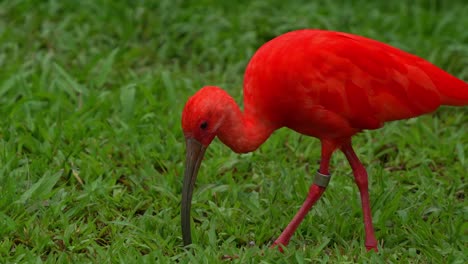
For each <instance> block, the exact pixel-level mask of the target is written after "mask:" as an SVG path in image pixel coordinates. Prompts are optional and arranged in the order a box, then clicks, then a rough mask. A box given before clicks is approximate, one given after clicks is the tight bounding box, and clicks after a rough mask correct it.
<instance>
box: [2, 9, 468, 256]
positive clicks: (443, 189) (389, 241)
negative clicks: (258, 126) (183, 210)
mask: <svg viewBox="0 0 468 264" xmlns="http://www.w3.org/2000/svg"><path fill="white" fill-rule="evenodd" d="M467 14H468V4H467V3H466V1H465V0H458V1H456V0H451V1H437V0H425V1H423V0H420V1H383V0H381V1H365V0H355V1H347V0H339V1H338V0H337V1H325V0H324V1H296V0H290V1H282V0H272V1H265V0H262V1H261V0H258V1H210V0H199V1H177V0H159V1H144V0H141V1H111V0H83V1H71V0H66V1H59V0H56V1H52V0H50V1H32V0H24V1H21V0H11V1H1V2H0V69H1V70H0V115H1V116H2V118H1V119H0V262H1V263H22V262H23V263H26V262H27V263H39V262H46V263H57V262H58V263H70V262H74V263H89V262H93V263H137V262H138V263H155V262H157V263H174V262H179V263H219V262H224V261H225V262H234V263H261V262H262V263H310V262H329V263H343V262H344V263H352V262H359V263H362V262H367V263H465V262H466V258H467V253H466V251H467V245H468V239H467V232H468V224H467V223H468V221H467V220H468V212H467V205H466V202H465V192H466V189H467V185H466V176H467V174H468V107H464V108H453V107H443V108H442V109H440V110H439V111H437V112H436V113H434V114H430V115H426V116H422V117H420V118H417V119H411V120H403V121H397V122H392V123H389V124H387V125H386V126H385V127H384V128H383V129H380V130H376V131H365V132H363V133H361V134H360V135H358V136H356V137H355V138H354V146H355V148H356V151H357V153H358V155H359V156H360V158H361V160H362V161H363V163H364V164H365V166H366V167H367V169H368V172H369V175H370V179H369V181H370V183H369V185H370V197H371V204H372V210H373V217H374V218H373V222H374V226H375V229H376V236H377V239H378V240H379V244H380V247H381V250H380V251H379V252H378V253H374V252H366V250H365V247H364V228H363V224H362V212H361V206H360V201H359V193H358V190H357V187H356V185H355V184H354V182H353V179H352V174H351V169H350V167H349V165H348V164H347V162H346V160H345V158H344V156H343V155H342V154H338V155H335V156H334V158H333V160H332V163H331V164H332V168H331V169H332V173H333V175H334V178H333V179H332V181H331V183H330V185H329V187H328V190H327V191H326V192H325V194H324V196H323V197H322V199H321V200H320V201H319V202H318V204H317V205H316V206H315V207H314V208H313V209H312V211H311V212H310V213H309V215H308V216H307V217H306V219H305V220H304V222H303V223H302V224H301V226H300V227H299V229H298V230H297V232H296V234H295V236H294V237H293V239H292V241H291V244H290V245H289V246H288V247H287V249H286V251H285V253H284V254H281V253H279V252H278V251H277V250H270V249H269V248H268V247H269V245H270V244H271V242H272V241H273V240H274V239H275V238H276V237H277V236H278V235H279V234H280V233H281V231H282V230H283V228H284V227H286V225H287V224H288V223H289V221H290V220H291V219H292V217H293V216H294V214H295V213H296V211H297V210H298V208H299V207H300V205H301V204H302V202H303V200H304V198H305V196H306V194H307V191H308V188H309V185H310V184H311V183H312V180H313V176H314V171H315V170H316V169H317V167H318V163H317V162H318V160H319V159H320V157H319V155H320V144H319V141H318V140H316V139H313V138H308V137H304V136H301V135H299V134H297V133H294V132H292V131H288V130H286V129H281V130H279V131H277V132H276V133H274V135H273V136H272V137H271V138H270V139H269V140H268V141H267V142H266V143H265V144H264V145H263V146H262V147H261V148H260V149H258V150H257V151H256V152H254V153H249V154H244V155H237V154H234V153H233V152H232V151H231V150H229V149H228V148H227V147H225V146H224V145H222V144H221V142H220V141H219V140H215V141H214V142H213V143H212V145H211V146H210V148H209V149H208V151H207V154H206V157H205V160H204V162H203V165H202V167H201V168H200V172H199V177H198V180H197V184H196V186H195V191H194V196H193V206H192V216H193V218H194V221H193V222H192V235H193V242H194V244H193V245H192V246H191V247H190V248H189V249H184V248H183V247H182V236H181V229H180V215H179V214H180V200H181V189H182V178H183V169H184V159H185V143H184V138H183V134H182V131H181V126H180V116H181V112H182V108H183V106H184V103H185V101H186V100H187V98H188V97H189V96H191V95H192V94H193V93H194V92H195V91H197V89H199V88H200V87H202V86H203V85H207V84H210V85H218V86H220V87H223V88H224V89H226V90H227V91H228V92H229V93H231V94H232V95H233V97H234V98H235V99H236V100H237V101H238V102H241V101H242V100H241V99H242V80H243V77H242V76H243V71H244V69H245V66H246V64H247V62H248V60H249V58H250V57H251V56H252V54H253V53H254V52H255V50H256V49H257V48H258V47H260V45H262V44H263V43H264V42H266V41H268V40H270V39H271V38H273V37H275V36H277V35H279V34H281V33H284V32H287V31H290V30H293V29H299V28H322V29H332V30H338V31H346V32H351V33H355V34H359V35H364V36H367V37H370V38H374V39H377V40H380V41H383V42H386V43H389V44H391V45H394V46H396V47H399V48H401V49H404V50H406V51H408V52H411V53H414V54H416V55H419V56H421V57H423V58H426V59H428V60H429V61H431V62H433V63H434V64H436V65H438V66H440V67H441V68H443V69H445V70H447V71H448V72H450V73H452V74H453V75H455V76H457V77H458V78H460V79H463V80H465V81H467V80H468V30H467V27H468V15H467ZM415 100H417V98H415Z"/></svg>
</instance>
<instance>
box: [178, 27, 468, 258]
mask: <svg viewBox="0 0 468 264" xmlns="http://www.w3.org/2000/svg"><path fill="white" fill-rule="evenodd" d="M440 105H452V106H463V105H468V84H467V83H466V82H464V81H462V80H460V79H457V78H456V77H454V76H452V75H450V74H448V73H447V72H445V71H443V70H442V69H440V68H438V67H436V66H435V65H433V64H431V63H429V62H428V61H426V60H424V59H422V58H419V57H417V56H415V55H412V54H409V53H406V52H404V51H402V50H399V49H397V48H394V47H392V46H389V45H387V44H384V43H381V42H378V41H375V40H372V39H368V38H365V37H361V36H356V35H352V34H347V33H342V32H336V31H326V30H310V29H305V30H297V31H292V32H288V33H286V34H283V35H280V36H278V37H276V38H274V39H272V40H270V41H269V42H267V43H266V44H264V45H263V46H262V47H260V48H259V49H258V51H257V52H256V53H255V54H254V55H253V57H252V59H251V60H250V62H249V64H248V65H247V69H246V71H245V76H244V111H243V112H242V111H241V110H240V108H239V107H238V105H237V104H236V103H235V101H234V99H233V98H232V97H231V96H229V94H228V93H226V92H225V91H224V90H222V89H220V88H218V87H214V86H206V87H203V88H202V89H201V90H199V91H198V92H197V93H195V95H193V96H192V97H190V98H189V99H188V101H187V103H186V105H185V107H184V110H183V113H182V128H183V132H184V135H185V140H186V148H187V149H186V164H185V175H184V183H183V190H182V205H181V224H182V237H183V242H184V244H185V245H188V244H190V243H191V230H190V208H191V200H192V192H193V187H194V184H195V180H196V177H197V173H198V169H199V167H200V163H201V161H202V159H203V156H204V153H205V150H206V148H207V147H208V145H209V144H210V143H211V142H212V141H213V139H214V138H215V137H216V136H217V137H218V138H219V139H220V140H221V141H222V142H223V143H224V144H226V145H227V146H228V147H230V148H231V149H232V150H233V151H235V152H237V153H245V152H250V151H254V150H256V149H257V148H258V147H259V146H260V145H261V144H262V143H263V142H265V140H267V139H268V137H269V136H270V135H271V134H272V133H273V132H274V131H275V130H276V129H279V128H281V127H287V128H290V129H292V130H294V131H296V132H299V133H301V134H304V135H308V136H312V137H316V138H318V139H319V140H320V142H321V160H320V167H319V169H318V171H317V173H316V175H315V179H314V182H313V184H312V185H311V186H310V189H309V193H308V195H307V198H306V200H305V202H304V204H303V205H302V207H301V208H300V210H299V211H298V212H297V214H296V215H295V216H294V218H293V219H292V221H291V222H290V223H289V224H288V226H287V227H286V229H284V231H283V232H282V234H281V235H280V236H279V237H278V239H276V241H275V242H274V244H273V246H276V245H283V246H286V245H287V244H288V243H289V240H290V239H291V236H292V235H293V233H294V231H295V230H296V228H297V227H298V225H299V224H300V223H301V221H302V220H303V218H304V217H305V215H306V214H307V212H308V211H309V210H310V209H311V207H312V206H313V205H314V203H315V202H316V201H317V200H318V199H319V198H320V196H321V195H322V194H323V192H324V191H325V188H326V187H327V184H328V182H329V180H330V172H329V164H330V158H331V156H332V154H333V153H334V151H335V150H338V149H339V150H341V151H342V152H343V153H344V155H345V156H346V158H347V160H348V162H349V164H350V165H351V168H352V171H353V175H354V179H355V182H356V184H357V187H358V189H359V192H360V197H361V203H362V210H363V214H364V226H365V246H366V248H367V250H371V249H373V250H375V251H377V240H376V238H375V235H374V228H373V225H372V218H371V210H370V205H369V193H368V175H367V172H366V169H365V168H364V166H363V165H362V163H361V162H360V160H359V158H358V157H357V156H356V153H355V152H354V150H353V147H352V146H351V137H352V136H354V135H355V134H357V133H359V132H360V131H362V130H364V129H367V130H371V129H377V128H380V127H382V126H383V125H384V123H385V122H388V121H393V120H399V119H405V118H412V117H416V116H419V115H422V114H425V113H429V112H432V111H434V110H436V109H437V108H438V107H439V106H440ZM280 250H281V247H280Z"/></svg>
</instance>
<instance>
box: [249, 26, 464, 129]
mask: <svg viewBox="0 0 468 264" xmlns="http://www.w3.org/2000/svg"><path fill="white" fill-rule="evenodd" d="M441 104H448V105H468V84H467V83H465V82H463V81H461V80H459V79H457V78H455V77H453V76H452V75H450V74H448V73H446V72H445V71H443V70H441V69H439V68H438V67H436V66H434V65H433V64H431V63H429V62H427V61H425V60H423V59H421V58H419V57H417V56H414V55H411V54H409V53H406V52H404V51H401V50H399V49H396V48H393V47H391V46H389V45H386V44H383V43H380V42H378V41H374V40H371V39H367V38H364V37H359V36H355V35H351V34H346V33H339V32H333V31H321V30H299V31H293V32H290V33H286V34H284V35H281V36H279V37H277V38H275V39H273V40H271V41H270V42H268V43H266V44H265V45H263V46H262V47H261V48H260V49H259V50H258V51H257V52H256V54H255V55H254V56H253V58H252V59H251V61H250V63H249V65H248V67H247V70H246V74H245V79H244V105H245V110H246V112H251V114H253V115H261V116H262V117H263V118H265V119H267V120H269V121H271V122H274V123H277V124H278V125H281V126H283V125H284V126H290V127H291V126H292V128H293V129H296V130H298V131H300V130H301V128H300V127H298V128H296V127H294V126H295V122H297V123H298V125H297V126H300V125H299V123H301V124H303V123H304V122H303V121H304V119H306V120H307V119H310V121H311V122H312V123H317V122H318V123H320V121H323V120H319V119H330V120H335V119H336V120H335V121H328V123H330V122H331V123H336V127H335V128H334V129H336V128H340V126H345V125H344V123H347V125H348V126H349V127H348V128H346V129H354V130H356V131H359V130H362V129H375V128H378V127H380V126H382V124H383V123H384V122H386V121H391V120H398V119H404V118H410V117H414V116H418V115H421V114H424V113H428V112H432V111H434V110H435V109H436V108H438V107H439V106H440V105H441ZM253 106H255V107H253ZM254 109H255V110H254ZM314 113H315V114H314ZM317 113H319V114H317ZM299 119H300V120H301V121H299ZM295 120H297V121H295ZM343 122H344V123H343ZM325 123H327V122H325ZM328 123H327V124H328ZM338 123H340V124H338ZM342 123H343V124H342ZM312 125H313V124H312ZM324 125H326V124H324ZM343 129H344V127H343ZM300 132H304V131H300ZM314 133H315V132H311V133H309V134H312V135H314V136H320V135H315V134H314ZM350 133H352V131H350ZM306 134H307V133H306Z"/></svg>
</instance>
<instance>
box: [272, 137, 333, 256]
mask: <svg viewBox="0 0 468 264" xmlns="http://www.w3.org/2000/svg"><path fill="white" fill-rule="evenodd" d="M335 149H336V145H335V144H333V143H331V142H328V141H322V157H321V160H320V169H319V171H318V172H317V175H316V177H315V180H314V183H313V184H312V185H311V186H310V188H309V194H308V195H307V198H306V200H305V201H304V203H303V204H302V206H301V208H300V209H299V211H298V212H297V213H296V215H295V216H294V218H293V219H292V221H291V222H290V223H289V224H288V226H287V227H286V229H284V231H283V232H282V233H281V235H280V236H279V237H278V238H277V239H276V241H275V242H274V243H273V245H272V247H275V246H279V250H280V251H281V252H283V249H282V247H281V246H287V245H288V243H289V240H290V239H291V237H292V235H293V234H294V232H295V231H296V229H297V227H298V226H299V224H300V223H301V222H302V220H303V219H304V217H305V216H306V215H307V213H308V212H309V211H310V209H311V208H312V206H313V205H314V204H315V202H317V200H318V199H320V197H321V196H322V194H323V192H324V191H325V188H326V187H327V184H328V181H329V179H330V174H329V166H330V158H331V155H332V154H333V151H335Z"/></svg>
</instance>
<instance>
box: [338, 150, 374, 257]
mask: <svg viewBox="0 0 468 264" xmlns="http://www.w3.org/2000/svg"><path fill="white" fill-rule="evenodd" d="M341 150H342V151H343V153H344V154H345V156H346V158H347V159H348V162H349V164H350V165H351V168H352V169H353V174H354V180H355V181H356V184H357V186H358V188H359V193H360V195H361V203H362V211H363V214H364V228H365V231H366V242H365V245H366V248H367V250H371V249H373V250H375V251H376V252H377V251H378V249H377V240H376V239H375V235H374V227H373V226H372V215H371V209H370V203H369V190H368V189H369V188H368V180H367V171H366V168H364V166H363V165H362V163H361V161H360V160H359V158H358V157H357V156H356V153H355V152H354V150H353V147H352V146H351V141H349V142H348V143H345V144H343V145H342V147H341Z"/></svg>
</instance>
